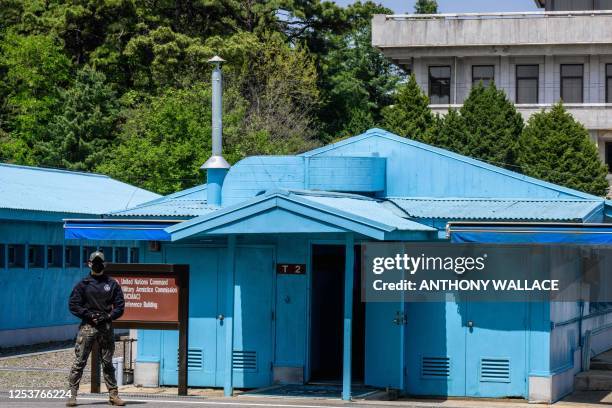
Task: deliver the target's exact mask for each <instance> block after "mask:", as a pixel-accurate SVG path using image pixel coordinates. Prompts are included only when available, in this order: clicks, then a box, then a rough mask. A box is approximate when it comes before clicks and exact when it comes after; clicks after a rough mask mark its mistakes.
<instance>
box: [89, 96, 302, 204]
mask: <svg viewBox="0 0 612 408" xmlns="http://www.w3.org/2000/svg"><path fill="white" fill-rule="evenodd" d="M210 98H211V91H210V87H209V86H206V85H196V86H194V87H192V88H188V89H168V90H166V91H164V92H163V93H162V94H160V95H158V96H152V97H150V98H148V99H147V100H145V101H142V102H140V103H138V104H137V105H135V106H134V107H132V108H131V109H130V110H128V111H126V112H125V115H126V117H125V122H124V124H123V125H122V126H121V128H120V131H119V143H118V145H117V146H116V147H115V148H114V149H113V150H112V152H111V154H110V155H109V157H108V159H107V160H106V161H104V162H102V163H101V164H99V165H98V166H97V170H98V171H100V172H103V173H105V174H109V175H111V176H113V177H116V178H118V179H120V180H124V181H126V182H128V183H132V184H136V185H140V186H142V187H144V188H146V189H149V190H152V191H156V192H159V193H161V194H167V193H171V192H174V191H177V190H180V189H184V188H187V187H190V186H193V185H195V184H198V183H201V182H202V180H203V177H202V175H201V174H200V172H199V168H200V166H201V165H202V164H203V163H204V162H205V161H206V159H208V157H210V155H211V150H212V146H211V143H212V141H211V132H212V128H211V107H210V104H209V103H207V101H210ZM224 105H225V109H224V111H225V112H224V115H223V121H224V122H223V131H224V143H225V149H224V156H225V158H226V159H227V160H228V161H230V162H235V161H237V160H240V159H242V158H243V157H245V156H247V155H254V154H292V153H296V152H297V151H299V150H300V149H302V148H304V141H303V140H302V139H301V138H299V137H297V136H293V137H286V138H284V139H282V140H281V139H274V138H272V137H270V134H269V133H267V132H266V131H264V130H253V129H249V128H248V127H247V123H248V122H247V121H245V118H246V115H247V110H248V109H247V107H248V104H247V103H246V101H245V100H244V99H243V98H242V97H241V96H240V95H239V93H238V92H237V91H236V90H235V89H229V90H227V92H226V93H225V96H224Z"/></svg>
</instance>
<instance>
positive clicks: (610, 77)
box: [606, 64, 612, 103]
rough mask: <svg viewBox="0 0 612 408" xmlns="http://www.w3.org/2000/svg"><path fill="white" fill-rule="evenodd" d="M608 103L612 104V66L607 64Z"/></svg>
mask: <svg viewBox="0 0 612 408" xmlns="http://www.w3.org/2000/svg"><path fill="white" fill-rule="evenodd" d="M606 103H612V64H606Z"/></svg>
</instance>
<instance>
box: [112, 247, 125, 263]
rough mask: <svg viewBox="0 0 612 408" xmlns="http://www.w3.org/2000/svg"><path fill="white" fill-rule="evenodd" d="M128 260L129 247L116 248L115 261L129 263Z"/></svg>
mask: <svg viewBox="0 0 612 408" xmlns="http://www.w3.org/2000/svg"><path fill="white" fill-rule="evenodd" d="M127 260H128V249H127V248H120V247H116V248H115V257H114V261H113V262H116V263H127Z"/></svg>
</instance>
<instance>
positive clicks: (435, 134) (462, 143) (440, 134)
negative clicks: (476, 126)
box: [425, 109, 467, 154]
mask: <svg viewBox="0 0 612 408" xmlns="http://www.w3.org/2000/svg"><path fill="white" fill-rule="evenodd" d="M425 142H426V143H429V144H431V145H434V146H437V147H441V148H443V149H447V150H450V151H452V152H455V153H459V154H467V130H466V126H465V121H464V120H463V118H462V117H461V115H460V114H459V112H458V111H457V110H456V109H449V110H448V113H447V114H446V115H444V116H441V115H437V116H436V118H435V120H434V124H433V126H432V127H431V129H430V131H429V132H427V137H426V139H425Z"/></svg>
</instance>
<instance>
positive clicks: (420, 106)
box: [382, 74, 434, 141]
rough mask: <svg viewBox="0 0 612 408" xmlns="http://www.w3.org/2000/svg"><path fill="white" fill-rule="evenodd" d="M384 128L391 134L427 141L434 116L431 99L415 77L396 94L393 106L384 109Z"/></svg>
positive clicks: (400, 87) (411, 76) (409, 79)
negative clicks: (430, 105)
mask: <svg viewBox="0 0 612 408" xmlns="http://www.w3.org/2000/svg"><path fill="white" fill-rule="evenodd" d="M382 116H383V127H384V128H385V129H387V130H389V131H390V132H393V133H396V134H398V135H400V136H404V137H408V138H410V139H414V140H420V141H427V132H428V130H429V129H430V127H431V126H432V124H433V121H434V116H433V114H432V113H431V109H430V108H429V98H428V97H427V95H425V93H424V92H423V90H422V89H421V87H420V86H419V84H418V83H417V81H416V78H415V76H414V74H413V75H410V77H409V78H408V81H407V82H405V83H403V84H401V85H400V86H399V87H398V88H397V90H396V93H395V97H394V101H393V105H389V106H387V107H385V108H383V111H382Z"/></svg>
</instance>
